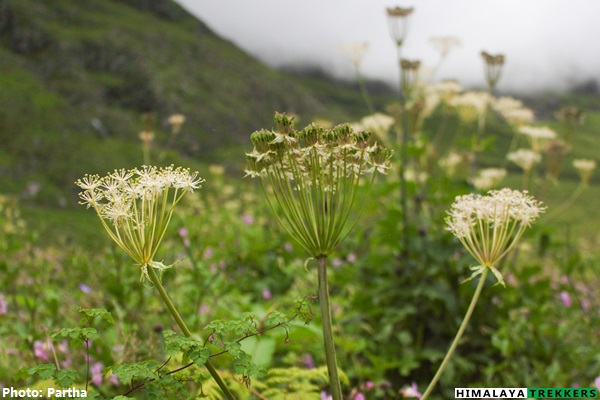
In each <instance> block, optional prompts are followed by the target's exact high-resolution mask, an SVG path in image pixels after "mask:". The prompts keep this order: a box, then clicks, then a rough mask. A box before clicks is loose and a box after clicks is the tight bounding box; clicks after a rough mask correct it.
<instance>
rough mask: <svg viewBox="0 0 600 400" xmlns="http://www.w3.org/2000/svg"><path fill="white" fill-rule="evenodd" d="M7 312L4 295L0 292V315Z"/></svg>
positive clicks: (6, 302)
mask: <svg viewBox="0 0 600 400" xmlns="http://www.w3.org/2000/svg"><path fill="white" fill-rule="evenodd" d="M7 312H8V301H6V298H5V297H4V293H0V315H5V314H6V313H7Z"/></svg>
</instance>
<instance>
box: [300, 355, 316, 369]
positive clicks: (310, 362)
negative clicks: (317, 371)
mask: <svg viewBox="0 0 600 400" xmlns="http://www.w3.org/2000/svg"><path fill="white" fill-rule="evenodd" d="M302 364H304V366H305V367H306V368H308V369H314V368H315V367H316V365H315V360H314V359H313V357H312V355H310V354H309V353H306V354H305V355H304V357H302Z"/></svg>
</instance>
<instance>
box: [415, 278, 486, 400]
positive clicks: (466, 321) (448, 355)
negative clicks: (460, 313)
mask: <svg viewBox="0 0 600 400" xmlns="http://www.w3.org/2000/svg"><path fill="white" fill-rule="evenodd" d="M488 269H489V268H484V269H483V272H482V273H481V277H480V278H479V284H478V285H477V289H476V290H475V294H473V299H471V304H469V309H468V310H467V313H466V314H465V317H464V318H463V321H462V323H461V324H460V327H459V328H458V332H457V333H456V337H455V338H454V341H453V342H452V345H451V346H450V349H448V352H447V353H446V357H444V361H442V365H440V367H439V368H438V370H437V372H436V373H435V376H434V377H433V379H432V380H431V382H430V383H429V386H428V387H427V390H426V391H425V393H423V397H421V400H427V398H428V397H429V395H430V394H431V391H432V390H433V388H434V387H435V384H436V383H437V381H438V380H439V379H440V376H442V372H444V368H446V365H447V364H448V361H450V359H451V358H452V355H453V354H454V350H456V347H457V346H458V342H459V341H460V339H461V337H462V335H463V333H464V332H465V329H466V328H467V325H468V324H469V319H470V318H471V314H473V310H474V309H475V305H476V304H477V300H478V299H479V295H480V294H481V290H482V289H483V286H484V285H485V278H486V276H487V272H488Z"/></svg>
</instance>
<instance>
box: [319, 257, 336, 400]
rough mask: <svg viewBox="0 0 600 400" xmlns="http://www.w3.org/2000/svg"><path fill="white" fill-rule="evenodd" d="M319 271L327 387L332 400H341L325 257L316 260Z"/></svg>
mask: <svg viewBox="0 0 600 400" xmlns="http://www.w3.org/2000/svg"><path fill="white" fill-rule="evenodd" d="M317 262H318V270H319V306H320V308H321V320H322V322H323V341H324V342H325V360H326V361H327V372H328V374H329V386H330V389H331V397H332V398H333V400H342V387H341V385H340V378H339V376H338V369H337V360H336V358H335V345H334V344H333V331H332V328H331V309H330V308H329V288H328V285H327V256H321V257H318V258H317Z"/></svg>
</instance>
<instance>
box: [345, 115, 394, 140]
mask: <svg viewBox="0 0 600 400" xmlns="http://www.w3.org/2000/svg"><path fill="white" fill-rule="evenodd" d="M394 122H395V121H394V118H393V117H391V116H389V115H386V114H382V113H375V114H372V115H367V116H366V117H364V118H363V119H361V120H360V124H358V126H357V127H353V128H358V127H360V128H362V129H355V130H359V131H361V130H366V131H369V132H371V133H372V134H374V135H375V136H376V137H377V138H378V139H380V140H382V141H383V142H384V143H388V142H389V132H390V128H391V127H392V126H393V125H394Z"/></svg>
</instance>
